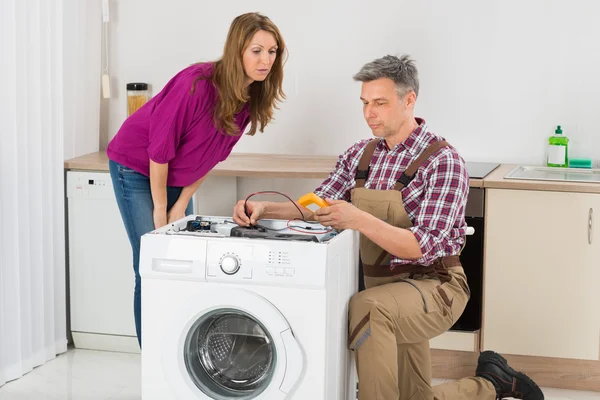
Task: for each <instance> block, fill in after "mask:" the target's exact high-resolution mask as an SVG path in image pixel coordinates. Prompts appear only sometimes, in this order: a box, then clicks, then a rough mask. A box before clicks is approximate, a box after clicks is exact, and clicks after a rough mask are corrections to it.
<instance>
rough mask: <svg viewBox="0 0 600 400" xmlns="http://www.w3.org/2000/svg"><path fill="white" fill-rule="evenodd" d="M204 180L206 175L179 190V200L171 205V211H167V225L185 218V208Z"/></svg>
mask: <svg viewBox="0 0 600 400" xmlns="http://www.w3.org/2000/svg"><path fill="white" fill-rule="evenodd" d="M204 178H206V175H205V176H203V177H202V178H200V179H198V180H197V181H196V182H194V183H192V184H191V185H188V186H186V187H184V188H183V189H182V190H181V193H180V194H179V198H178V199H177V201H176V202H175V204H173V207H171V209H170V210H169V213H168V218H167V222H168V223H169V224H170V223H171V222H173V221H177V220H178V219H181V218H183V217H185V209H186V208H187V206H188V203H189V202H190V199H191V198H192V196H193V195H194V193H196V190H198V188H199V187H200V184H201V183H202V182H203V181H204Z"/></svg>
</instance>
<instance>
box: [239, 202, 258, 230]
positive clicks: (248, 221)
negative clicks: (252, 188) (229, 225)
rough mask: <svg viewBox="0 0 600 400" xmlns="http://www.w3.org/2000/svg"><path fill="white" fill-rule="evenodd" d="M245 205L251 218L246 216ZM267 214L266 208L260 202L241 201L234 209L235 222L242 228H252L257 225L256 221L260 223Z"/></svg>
mask: <svg viewBox="0 0 600 400" xmlns="http://www.w3.org/2000/svg"><path fill="white" fill-rule="evenodd" d="M244 203H245V204H246V207H247V208H248V214H250V218H248V216H247V215H246V212H245V210H244ZM264 212H265V206H264V204H263V203H262V202H260V201H248V202H246V201H245V200H240V201H238V202H237V204H236V205H235V207H233V222H235V223H236V224H238V225H240V226H250V225H256V221H258V220H259V219H260V218H261V217H262V215H263V214H264Z"/></svg>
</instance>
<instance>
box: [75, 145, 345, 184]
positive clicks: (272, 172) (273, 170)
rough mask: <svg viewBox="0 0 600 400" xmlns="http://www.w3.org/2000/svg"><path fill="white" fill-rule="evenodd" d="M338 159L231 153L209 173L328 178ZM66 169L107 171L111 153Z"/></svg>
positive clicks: (91, 156) (89, 156)
mask: <svg viewBox="0 0 600 400" xmlns="http://www.w3.org/2000/svg"><path fill="white" fill-rule="evenodd" d="M337 159H338V157H337V156H290V155H282V154H244V153H232V154H231V155H230V156H229V157H228V158H227V160H225V161H223V162H221V163H219V164H217V165H216V166H215V168H214V169H213V170H212V171H211V173H210V175H212V176H241V177H255V178H318V179H320V178H322V179H325V178H327V176H329V173H330V172H331V171H332V170H333V168H334V167H335V163H336V162H337ZM65 169H74V170H93V171H108V157H107V156H106V152H105V151H99V152H96V153H91V154H86V155H84V156H81V157H77V158H73V159H71V160H67V161H65Z"/></svg>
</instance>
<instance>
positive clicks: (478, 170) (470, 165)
mask: <svg viewBox="0 0 600 400" xmlns="http://www.w3.org/2000/svg"><path fill="white" fill-rule="evenodd" d="M499 165H500V164H497V163H487V162H467V172H468V173H469V177H470V178H471V179H483V178H485V177H486V176H487V175H488V174H489V173H490V172H492V171H493V170H495V169H496V168H497V167H498V166H499Z"/></svg>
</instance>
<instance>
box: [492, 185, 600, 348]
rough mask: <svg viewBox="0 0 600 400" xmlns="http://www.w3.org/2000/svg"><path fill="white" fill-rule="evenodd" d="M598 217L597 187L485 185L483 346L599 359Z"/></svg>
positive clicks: (599, 251) (599, 245) (599, 258)
mask: <svg viewBox="0 0 600 400" xmlns="http://www.w3.org/2000/svg"><path fill="white" fill-rule="evenodd" d="M599 217H600V195H598V194H582V193H559V192H541V191H525V190H500V189H489V190H488V194H487V208H486V218H487V223H486V232H485V234H486V239H485V243H486V245H485V246H486V247H485V248H486V250H485V253H486V254H485V279H484V293H485V300H484V325H483V347H484V349H493V350H496V351H498V352H500V353H507V354H519V355H530V356H543V357H559V358H573V359H586V360H598V358H599V353H600V348H599V347H600V288H599V284H600V279H599V277H600V273H599V270H600V236H598V235H596V236H598V237H596V238H594V237H592V236H593V235H591V234H593V230H594V229H595V230H596V231H597V230H598V228H600V226H599V225H598V222H597V220H598V218H599ZM590 224H591V226H590ZM596 233H597V232H596Z"/></svg>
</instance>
